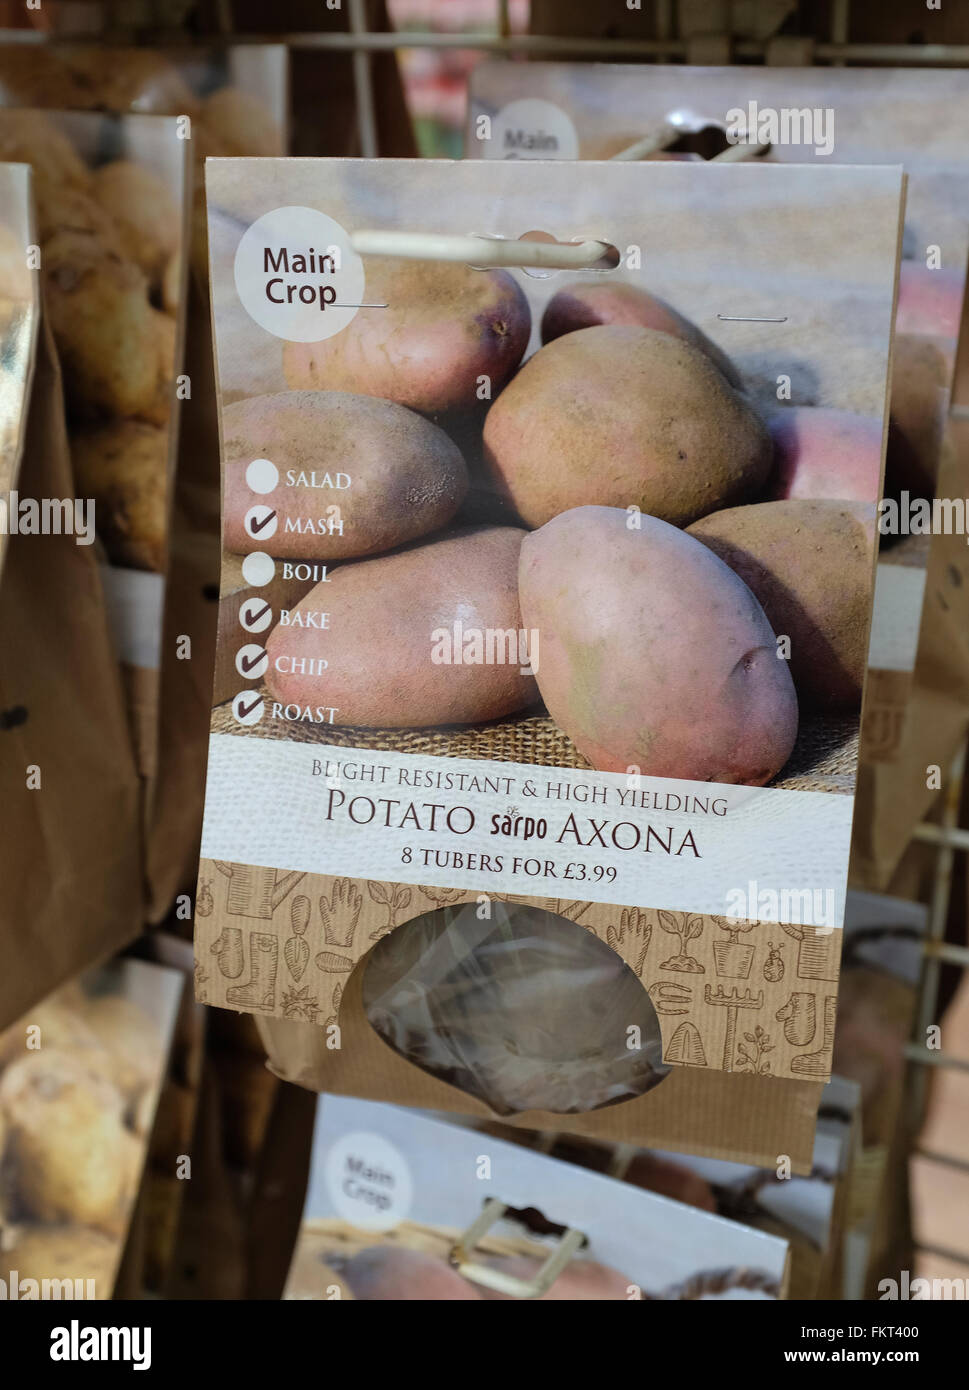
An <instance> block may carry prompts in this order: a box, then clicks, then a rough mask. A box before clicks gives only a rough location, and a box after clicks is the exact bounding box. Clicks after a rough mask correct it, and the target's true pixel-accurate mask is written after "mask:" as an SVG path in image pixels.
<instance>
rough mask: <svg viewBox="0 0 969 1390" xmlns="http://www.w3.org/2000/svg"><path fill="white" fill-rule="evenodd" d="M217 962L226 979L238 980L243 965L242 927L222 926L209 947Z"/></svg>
mask: <svg viewBox="0 0 969 1390" xmlns="http://www.w3.org/2000/svg"><path fill="white" fill-rule="evenodd" d="M209 950H210V951H211V952H212V954H213V956H215V958H216V959H217V960H218V962H219V969H220V970H221V971H222V974H223V975H224V976H225V977H226V979H227V980H238V978H239V976H240V975H241V974H242V967H243V966H244V965H245V963H246V962H245V957H244V955H243V951H242V928H241V927H223V928H222V931H221V932H220V933H219V935H218V936H217V937H216V939H215V940H214V941H213V942H212V945H211V946H210V947H209Z"/></svg>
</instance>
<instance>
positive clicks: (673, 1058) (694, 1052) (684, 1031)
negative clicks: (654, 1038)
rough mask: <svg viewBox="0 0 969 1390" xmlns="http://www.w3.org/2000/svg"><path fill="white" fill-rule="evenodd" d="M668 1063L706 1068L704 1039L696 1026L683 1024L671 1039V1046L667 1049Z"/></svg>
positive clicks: (666, 1057)
mask: <svg viewBox="0 0 969 1390" xmlns="http://www.w3.org/2000/svg"><path fill="white" fill-rule="evenodd" d="M663 1060H664V1061H666V1062H680V1063H682V1064H683V1065H684V1066H687V1067H705V1066H706V1064H707V1057H706V1053H705V1052H704V1051H703V1039H702V1038H701V1037H700V1034H699V1033H698V1032H697V1029H696V1025H695V1024H693V1023H681V1024H680V1026H679V1028H677V1030H676V1032H675V1033H674V1034H673V1036H672V1037H671V1038H670V1045H669V1047H668V1048H667V1049H666V1056H665V1057H664V1059H663Z"/></svg>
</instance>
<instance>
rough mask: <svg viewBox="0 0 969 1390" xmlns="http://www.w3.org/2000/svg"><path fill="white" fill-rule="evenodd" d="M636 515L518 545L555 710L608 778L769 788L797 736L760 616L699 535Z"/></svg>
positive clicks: (600, 516)
mask: <svg viewBox="0 0 969 1390" xmlns="http://www.w3.org/2000/svg"><path fill="white" fill-rule="evenodd" d="M586 331H587V332H590V333H597V332H601V331H603V330H601V329H587V330H586ZM572 336H573V335H571V334H570V335H569V337H572ZM568 341H569V338H563V339H562V342H563V343H566V342H568ZM774 505H779V504H774ZM628 520H629V518H628V516H627V514H626V512H624V511H620V510H618V509H617V508H611V507H579V508H576V509H575V510H574V511H568V512H564V513H563V514H561V515H560V516H556V517H555V518H554V519H553V520H552V521H550V522H548V523H547V524H546V525H545V526H543V527H542V529H541V530H540V531H535V532H534V533H533V534H532V535H530V536H528V537H526V539H525V541H524V543H523V545H522V552H521V565H520V569H519V591H520V594H521V611H522V622H523V624H524V626H525V627H526V629H529V630H531V629H536V628H537V629H538V632H539V643H540V648H539V650H540V656H539V665H538V684H539V689H540V690H541V692H542V695H543V697H544V699H545V703H546V705H547V706H548V712H549V714H550V715H551V716H552V718H553V719H554V720H555V722H556V723H557V724H558V726H559V728H561V729H564V730H565V732H566V733H567V734H568V735H569V737H570V738H571V739H572V740H573V742H574V743H575V745H576V747H577V748H578V749H579V751H580V752H581V753H583V754H584V755H585V756H586V758H588V760H589V761H590V762H591V763H592V765H593V767H596V768H599V769H600V770H601V771H603V772H628V771H630V769H635V770H636V771H637V772H639V773H641V774H642V775H643V776H646V777H682V778H686V779H688V780H689V781H695V782H727V783H744V784H747V785H750V786H763V785H764V784H765V783H767V782H769V781H770V780H771V778H773V777H774V776H776V774H777V773H778V772H779V771H780V769H781V768H782V767H783V766H784V763H785V762H786V761H787V759H788V757H789V756H790V752H791V749H792V748H793V746H794V739H795V736H796V733H797V699H796V696H795V694H794V686H793V683H792V681H791V673H790V671H789V670H788V668H787V662H786V661H779V660H778V658H777V652H776V644H775V640H774V633H773V632H772V631H771V627H770V624H769V623H768V621H767V619H766V617H765V616H764V611H763V609H762V608H761V606H760V604H759V603H758V602H757V599H756V598H755V597H754V595H753V594H752V593H751V591H750V590H749V589H748V588H747V586H746V584H744V583H743V582H742V581H741V580H740V579H739V578H738V577H737V575H736V574H734V572H733V571H732V570H731V569H729V568H728V566H727V565H725V564H724V563H723V562H722V561H721V560H719V559H718V558H717V557H716V555H714V554H712V553H711V552H710V551H709V550H708V549H707V548H706V547H705V546H703V545H701V544H700V542H699V540H698V539H695V538H694V537H693V536H690V535H687V534H686V533H685V532H683V531H679V530H677V529H676V528H675V527H673V526H669V525H667V524H666V523H665V522H663V521H659V520H657V519H656V518H655V517H652V516H641V517H639V518H638V522H639V524H638V526H637V527H635V528H630V526H629V525H628V524H627V523H628ZM711 562H715V563H711Z"/></svg>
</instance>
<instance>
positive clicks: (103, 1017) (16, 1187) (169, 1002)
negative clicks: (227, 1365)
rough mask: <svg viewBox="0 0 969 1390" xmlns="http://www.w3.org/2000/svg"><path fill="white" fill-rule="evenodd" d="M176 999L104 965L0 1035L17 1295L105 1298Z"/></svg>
mask: <svg viewBox="0 0 969 1390" xmlns="http://www.w3.org/2000/svg"><path fill="white" fill-rule="evenodd" d="M181 991H182V980H181V977H180V976H179V975H178V974H177V973H176V972H175V971H173V970H169V969H166V968H164V967H161V966H156V965H153V964H147V963H145V962H143V961H132V960H127V961H114V962H112V963H111V964H109V965H107V966H105V967H100V968H95V969H92V970H88V971H86V972H85V974H84V975H83V976H82V977H80V978H79V979H77V980H73V981H71V982H70V983H69V984H67V985H65V986H63V987H62V988H61V989H58V990H57V991H55V993H53V994H52V995H50V996H49V997H48V998H46V999H44V1000H42V1001H41V1002H40V1003H39V1004H36V1005H35V1006H34V1007H33V1008H32V1009H31V1010H30V1012H29V1013H28V1014H27V1015H26V1016H25V1017H24V1018H23V1019H22V1020H20V1021H18V1022H17V1023H13V1024H11V1025H10V1027H9V1028H6V1029H4V1030H3V1031H2V1032H0V1272H2V1275H3V1278H4V1279H5V1280H12V1279H16V1278H19V1280H20V1284H19V1287H20V1290H21V1294H20V1296H21V1297H33V1298H38V1297H44V1298H49V1297H51V1296H52V1295H51V1294H50V1293H49V1292H43V1293H41V1285H42V1284H43V1287H44V1288H46V1287H47V1285H48V1283H49V1282H50V1281H53V1282H54V1286H55V1287H57V1286H58V1285H60V1287H61V1289H62V1292H61V1294H56V1293H55V1294H54V1295H53V1296H54V1297H64V1296H67V1294H66V1293H65V1292H64V1290H65V1289H66V1288H70V1287H71V1285H72V1284H73V1287H74V1296H75V1297H77V1298H84V1299H91V1298H95V1299H108V1298H110V1297H111V1295H112V1291H113V1288H114V1284H115V1279H116V1276H117V1271H118V1266H119V1264H120V1262H121V1256H122V1253H123V1250H124V1244H125V1239H126V1236H127V1232H128V1226H129V1224H130V1222H131V1220H132V1215H133V1212H134V1207H135V1202H136V1199H137V1197H138V1191H139V1186H140V1183H141V1177H142V1168H143V1165H144V1162H145V1155H146V1153H147V1148H148V1141H149V1138H150V1136H151V1133H152V1129H153V1126H154V1122H155V1112H156V1107H157V1104H158V1096H159V1091H160V1088H161V1084H162V1080H163V1078H164V1074H165V1068H166V1064H167V1057H168V1050H169V1046H170V1042H171V1035H172V1029H173V1026H174V1021H175V1013H176V1011H177V1008H178V1002H179V999H180V996H181ZM62 1281H66V1283H65V1282H62ZM31 1286H33V1291H32V1292H31Z"/></svg>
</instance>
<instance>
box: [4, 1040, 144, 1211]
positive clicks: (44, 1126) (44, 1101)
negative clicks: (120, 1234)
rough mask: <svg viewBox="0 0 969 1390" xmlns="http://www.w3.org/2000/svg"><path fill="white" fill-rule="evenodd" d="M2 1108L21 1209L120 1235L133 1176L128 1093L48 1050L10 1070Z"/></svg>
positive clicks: (64, 1055)
mask: <svg viewBox="0 0 969 1390" xmlns="http://www.w3.org/2000/svg"><path fill="white" fill-rule="evenodd" d="M0 1108H2V1109H3V1111H4V1113H5V1115H6V1119H7V1124H8V1126H9V1130H10V1138H9V1141H8V1145H7V1151H8V1170H9V1177H10V1181H11V1182H12V1185H13V1189H14V1192H15V1201H16V1203H17V1204H18V1205H19V1206H21V1207H22V1208H23V1209H24V1210H25V1211H26V1212H27V1213H28V1214H30V1215H31V1216H33V1217H36V1218H37V1219H39V1220H41V1221H51V1222H56V1221H76V1222H77V1223H78V1224H80V1225H84V1226H94V1227H96V1228H97V1229H99V1230H105V1231H108V1232H112V1231H114V1230H116V1229H117V1224H118V1220H119V1217H120V1215H121V1209H122V1206H123V1204H124V1201H125V1199H126V1197H127V1196H128V1195H129V1194H130V1191H131V1179H132V1176H133V1174H132V1162H131V1159H132V1153H131V1136H130V1134H128V1133H127V1131H126V1130H125V1127H124V1123H123V1120H122V1099H121V1095H120V1092H118V1091H117V1090H116V1089H115V1088H114V1087H113V1086H111V1085H109V1084H108V1083H107V1082H105V1081H103V1080H101V1079H98V1078H95V1077H93V1076H92V1075H91V1074H90V1072H88V1071H87V1070H86V1069H85V1067H84V1065H83V1063H82V1062H81V1061H80V1060H79V1059H77V1058H75V1057H73V1056H71V1054H70V1053H67V1052H59V1051H57V1049H55V1048H43V1049H41V1050H40V1051H38V1052H34V1053H31V1054H29V1055H28V1056H26V1057H22V1058H21V1059H20V1060H19V1061H17V1062H14V1063H13V1064H12V1065H11V1066H10V1067H8V1068H7V1070H6V1071H5V1072H4V1074H3V1077H2V1079H0Z"/></svg>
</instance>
